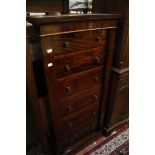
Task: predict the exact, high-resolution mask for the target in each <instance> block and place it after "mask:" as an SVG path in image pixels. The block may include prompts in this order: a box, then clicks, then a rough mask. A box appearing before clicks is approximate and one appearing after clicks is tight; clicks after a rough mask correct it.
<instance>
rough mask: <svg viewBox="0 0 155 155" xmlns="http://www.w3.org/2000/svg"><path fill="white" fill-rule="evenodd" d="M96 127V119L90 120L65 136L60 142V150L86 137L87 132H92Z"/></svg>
mask: <svg viewBox="0 0 155 155" xmlns="http://www.w3.org/2000/svg"><path fill="white" fill-rule="evenodd" d="M96 128H97V121H94V120H93V121H91V122H89V123H88V124H87V125H85V126H84V127H82V128H81V129H79V130H78V131H76V132H74V133H72V134H70V135H68V136H66V137H65V138H63V139H62V141H61V142H60V146H61V148H62V150H64V149H66V148H67V147H68V146H72V145H73V144H75V143H77V142H78V141H79V140H81V139H84V138H86V137H87V136H89V134H91V133H93V132H94V131H95V130H96Z"/></svg>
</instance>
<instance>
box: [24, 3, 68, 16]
mask: <svg viewBox="0 0 155 155" xmlns="http://www.w3.org/2000/svg"><path fill="white" fill-rule="evenodd" d="M67 5H68V6H67ZM26 11H27V12H47V13H50V12H62V13H68V12H69V0H56V1H55V0H26Z"/></svg>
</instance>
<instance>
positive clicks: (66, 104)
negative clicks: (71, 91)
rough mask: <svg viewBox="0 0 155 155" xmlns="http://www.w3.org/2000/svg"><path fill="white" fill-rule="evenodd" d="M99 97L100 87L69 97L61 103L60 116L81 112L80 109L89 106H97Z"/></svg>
mask: <svg viewBox="0 0 155 155" xmlns="http://www.w3.org/2000/svg"><path fill="white" fill-rule="evenodd" d="M100 96H101V87H96V88H93V89H89V90H87V91H84V92H82V93H80V94H78V95H74V96H71V97H70V98H68V99H66V100H65V101H62V103H61V112H60V113H61V116H62V117H65V116H68V115H70V114H72V113H73V112H76V111H78V110H81V109H82V108H84V107H86V106H88V105H91V104H99V103H100Z"/></svg>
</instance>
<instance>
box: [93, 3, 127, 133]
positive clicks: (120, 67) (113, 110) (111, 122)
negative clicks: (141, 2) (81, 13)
mask: <svg viewBox="0 0 155 155" xmlns="http://www.w3.org/2000/svg"><path fill="white" fill-rule="evenodd" d="M93 13H119V14H121V18H120V20H119V21H118V30H117V35H116V47H115V49H116V51H115V53H114V60H113V71H112V78H111V82H110V83H111V85H110V89H109V93H108V96H109V98H108V100H107V105H106V107H104V110H105V112H106V113H105V118H104V130H105V131H106V132H108V133H109V132H110V131H111V130H113V129H114V128H115V127H116V126H117V125H118V124H120V123H123V122H124V121H127V120H128V115H129V114H128V113H129V112H128V111H129V91H128V89H129V68H128V67H129V0H117V1H115V0H96V1H93ZM104 110H103V111H104Z"/></svg>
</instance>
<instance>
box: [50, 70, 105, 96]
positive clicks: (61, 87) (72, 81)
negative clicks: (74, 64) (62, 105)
mask: <svg viewBox="0 0 155 155" xmlns="http://www.w3.org/2000/svg"><path fill="white" fill-rule="evenodd" d="M102 73H103V67H96V68H93V69H89V70H87V71H83V72H80V73H76V74H72V75H70V76H66V77H64V78H61V79H57V80H56V81H57V88H58V91H57V93H58V96H59V97H60V99H62V98H63V99H65V98H67V97H69V96H72V95H75V94H78V93H80V92H82V91H84V90H87V89H90V88H92V87H97V86H101V84H102ZM51 76H52V75H51Z"/></svg>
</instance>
